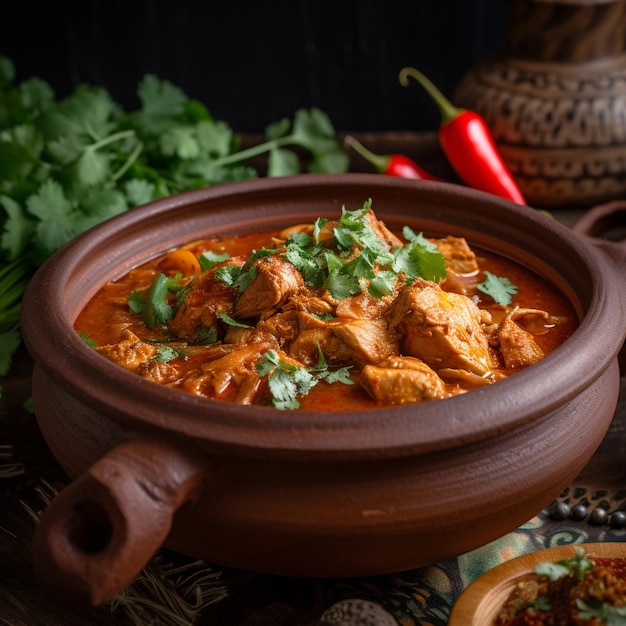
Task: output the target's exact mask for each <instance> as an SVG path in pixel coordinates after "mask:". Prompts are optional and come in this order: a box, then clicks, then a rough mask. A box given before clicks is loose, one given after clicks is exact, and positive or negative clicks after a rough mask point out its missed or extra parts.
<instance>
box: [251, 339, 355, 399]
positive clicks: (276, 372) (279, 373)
mask: <svg viewBox="0 0 626 626" xmlns="http://www.w3.org/2000/svg"><path fill="white" fill-rule="evenodd" d="M317 351H318V362H317V364H316V365H315V366H314V367H311V368H307V367H304V366H300V365H295V364H293V363H288V362H286V361H284V360H283V359H281V358H280V355H279V354H278V352H276V350H267V352H265V353H264V354H263V356H262V357H261V359H260V360H259V361H258V362H257V364H256V371H257V373H258V374H259V376H267V378H268V386H269V390H270V393H271V394H272V405H273V406H275V407H276V408H277V409H291V410H295V409H298V408H299V407H300V401H299V400H298V398H299V397H300V396H304V395H307V394H308V393H309V391H311V389H312V388H313V387H314V386H315V385H317V384H318V383H319V382H320V381H322V380H323V381H325V382H326V383H328V384H331V383H334V382H340V383H343V384H344V385H352V384H353V381H352V380H351V379H350V368H349V367H342V368H339V369H337V370H334V371H332V370H329V369H328V363H327V361H326V357H325V356H324V354H323V352H322V350H321V348H320V346H319V344H318V346H317Z"/></svg>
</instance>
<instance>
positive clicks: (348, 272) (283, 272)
mask: <svg viewBox="0 0 626 626" xmlns="http://www.w3.org/2000/svg"><path fill="white" fill-rule="evenodd" d="M576 325H577V318H576V315H575V313H574V311H573V309H572V307H571V305H570V303H569V302H568V301H567V300H566V299H565V298H564V297H563V296H562V295H561V294H560V293H559V292H558V291H557V290H555V289H554V287H552V286H551V285H549V284H548V283H547V282H545V281H544V280H542V279H541V278H540V277H539V276H537V275H535V274H534V273H532V272H530V271H529V270H527V269H526V268H524V267H522V266H520V265H519V264H517V263H514V262H512V261H510V260H508V259H506V258H503V257H500V256H496V255H494V254H492V253H489V252H487V251H483V250H478V249H477V250H474V249H472V248H470V246H469V245H468V242H467V241H466V240H465V239H463V238H459V237H455V236H452V235H451V236H448V237H445V238H440V239H432V238H431V239H429V238H427V237H425V236H424V235H423V234H422V233H415V232H413V231H412V230H411V229H409V228H404V229H403V231H402V233H394V232H392V231H391V230H390V229H388V228H387V226H386V225H385V224H384V223H383V222H382V221H381V220H379V219H378V218H377V217H376V214H375V212H374V210H373V208H372V203H371V201H367V202H365V203H364V205H363V207H361V208H359V209H356V210H347V209H345V208H344V209H343V210H342V213H341V215H340V216H338V217H337V218H336V219H329V218H318V219H317V220H316V221H315V222H314V223H311V224H297V225H293V226H292V227H290V228H287V229H284V230H281V231H273V232H264V233H251V234H243V235H239V236H235V237H224V238H219V239H212V240H206V241H195V242H191V243H189V244H187V245H185V246H183V247H181V248H179V249H177V250H172V251H170V252H168V253H167V254H165V255H163V256H161V257H160V258H156V259H153V260H150V261H148V262H146V263H145V264H143V265H141V266H139V267H137V268H135V269H133V270H131V271H130V272H128V273H127V274H126V275H125V276H123V277H122V278H120V279H119V280H116V281H114V282H111V283H108V284H106V285H104V286H103V287H102V288H101V289H100V290H99V291H98V292H97V293H96V295H95V296H94V297H93V298H92V299H91V301H90V302H89V303H88V304H87V306H86V307H85V309H84V310H83V311H82V312H81V313H80V315H79V317H78V318H77V320H76V321H75V329H76V331H77V332H78V333H80V335H81V336H82V337H83V338H84V340H85V341H87V342H88V343H89V344H90V345H92V346H93V347H94V349H95V350H96V351H97V352H99V353H100V354H101V355H102V356H104V357H106V358H107V359H110V360H111V361H113V362H114V363H116V364H118V365H120V366H122V367H124V368H126V369H128V370H130V371H132V372H134V373H135V374H137V375H139V376H142V377H143V378H146V379H149V380H151V381H154V382H156V383H159V384H162V385H167V386H170V387H174V388H176V389H179V390H182V391H184V392H187V393H191V394H196V395H199V396H205V397H208V398H213V399H218V400H224V401H231V402H237V403H242V404H254V405H273V406H275V407H276V408H279V409H301V410H322V411H333V410H362V409H367V408H376V407H380V406H395V405H406V404H413V403H419V402H424V401H431V400H437V399H441V398H446V397H449V396H453V395H456V394H460V393H464V392H467V391H471V390H473V389H476V388H479V387H482V386H484V385H488V384H491V383H494V382H497V381H499V380H501V379H503V378H506V377H508V376H510V375H512V374H514V373H515V372H518V371H520V370H521V369H523V368H525V367H527V366H529V365H532V364H533V363H535V362H537V361H538V360H539V359H541V358H542V357H543V356H544V355H546V354H548V353H549V352H551V351H552V350H554V349H555V348H556V347H557V346H558V345H560V344H561V343H562V342H563V341H564V340H565V339H566V338H567V337H568V336H569V335H570V334H571V333H572V332H573V330H574V329H575V327H576Z"/></svg>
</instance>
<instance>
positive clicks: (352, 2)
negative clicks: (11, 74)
mask: <svg viewBox="0 0 626 626" xmlns="http://www.w3.org/2000/svg"><path fill="white" fill-rule="evenodd" d="M508 12H509V4H508V2H507V0H411V1H409V0H404V1H403V0H334V1H333V0H318V1H316V0H291V1H274V2H267V1H266V2H262V1H257V2H254V1H250V2H242V1H239V2H238V1H229V0H221V1H217V2H216V1H205V2H200V1H195V2H194V1H191V0H188V1H179V2H176V1H174V0H136V1H135V0H125V1H121V0H108V1H101V0H94V1H90V0H83V1H82V2H75V1H70V2H47V3H39V2H28V1H24V2H20V3H18V2H15V1H12V2H6V3H3V8H1V9H0V54H3V55H5V56H7V57H9V58H10V59H11V60H12V61H13V62H14V63H15V66H16V70H17V80H18V81H21V80H24V79H26V78H30V77H32V76H38V77H40V78H43V79H45V80H47V81H48V82H49V83H50V84H51V85H52V87H53V88H54V90H55V92H56V94H57V97H63V96H65V95H67V94H68V93H70V92H71V91H72V90H73V89H74V88H75V87H76V86H77V85H78V84H79V83H88V84H92V85H100V86H103V87H105V88H106V89H107V90H108V91H109V92H110V93H111V95H112V96H113V98H114V99H115V100H116V101H117V102H118V103H119V104H120V105H121V106H122V107H124V108H125V109H126V110H133V109H135V108H137V107H138V100H137V97H136V88H137V84H138V83H139V81H140V80H141V78H142V77H143V76H144V75H145V74H147V73H152V74H155V75H157V76H158V77H159V78H162V79H167V80H169V81H171V82H172V83H174V84H175V85H177V86H178V87H180V88H181V89H182V90H183V91H184V92H185V93H186V94H187V95H188V96H189V97H192V98H196V99H198V100H200V101H202V102H203V103H204V104H205V105H206V106H207V107H208V108H209V110H210V111H211V113H212V114H213V115H214V116H215V117H216V118H217V119H221V120H224V121H226V122H227V123H228V124H229V125H230V126H231V127H232V128H233V129H234V130H235V131H237V132H243V133H246V132H249V133H254V132H261V131H263V129H264V128H265V126H266V125H267V124H269V123H272V122H275V121H277V120H279V119H281V118H282V117H292V116H293V113H294V112H295V110H296V109H298V108H309V107H313V106H315V107H319V108H321V109H322V110H324V111H325V112H326V113H328V115H329V116H330V118H331V121H332V122H333V124H334V126H335V128H336V129H337V130H339V131H379V130H381V131H382V130H433V129H435V128H436V126H437V123H438V120H439V113H438V111H437V109H436V108H435V106H434V105H433V104H432V103H431V102H430V101H429V100H428V99H427V97H426V96H425V94H424V93H423V92H421V91H420V88H419V87H418V86H417V84H416V83H414V84H413V85H412V86H411V87H410V88H405V87H402V86H401V85H400V84H399V82H398V73H399V71H400V69H401V68H402V67H404V66H406V65H411V66H414V67H417V68H419V69H420V70H422V71H423V72H424V73H426V74H427V75H428V76H429V77H430V78H431V80H433V81H434V82H435V83H436V84H438V86H439V87H440V88H441V90H442V91H443V92H444V93H446V94H447V95H449V96H450V95H451V94H452V92H453V90H454V87H455V86H456V84H457V83H458V81H459V80H460V78H461V76H462V75H463V73H464V72H465V71H466V70H467V69H469V68H470V67H471V66H472V65H473V64H475V63H476V62H477V61H479V60H481V59H483V58H484V57H486V56H489V55H491V54H493V53H495V52H497V51H498V50H500V49H501V48H502V47H503V46H504V44H505V43H506V35H507V26H508Z"/></svg>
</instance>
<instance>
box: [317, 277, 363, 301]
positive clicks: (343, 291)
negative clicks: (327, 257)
mask: <svg viewBox="0 0 626 626" xmlns="http://www.w3.org/2000/svg"><path fill="white" fill-rule="evenodd" d="M324 286H325V287H326V289H328V291H329V292H330V295H331V296H332V297H333V298H334V299H335V300H343V299H344V298H347V297H348V296H354V295H356V294H357V293H360V291H361V283H360V282H359V279H358V278H356V277H355V276H349V275H347V274H342V273H341V272H340V271H339V270H333V271H332V272H330V273H329V274H328V278H326V281H325V283H324Z"/></svg>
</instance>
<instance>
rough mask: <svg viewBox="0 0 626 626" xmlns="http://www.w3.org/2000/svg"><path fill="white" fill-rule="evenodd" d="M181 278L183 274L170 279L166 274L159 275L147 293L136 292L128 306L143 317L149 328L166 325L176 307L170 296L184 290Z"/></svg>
mask: <svg viewBox="0 0 626 626" xmlns="http://www.w3.org/2000/svg"><path fill="white" fill-rule="evenodd" d="M181 278H182V275H181V274H176V276H173V277H169V278H168V277H167V276H166V275H165V274H161V273H159V274H157V275H156V276H155V277H154V280H153V281H152V284H151V285H150V287H149V289H148V290H147V291H145V292H144V291H139V290H135V291H133V292H132V293H131V294H130V296H129V298H128V306H129V307H130V308H131V310H132V311H134V312H135V313H139V314H140V315H141V318H142V319H143V321H144V322H145V324H146V326H147V327H148V328H156V327H157V326H158V325H159V324H165V322H167V321H168V320H169V319H171V318H172V317H173V316H174V307H172V305H171V304H169V302H168V295H169V294H170V293H174V294H177V293H178V292H179V291H181V290H182V289H183V288H184V285H183V284H181V283H180V280H181Z"/></svg>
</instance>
